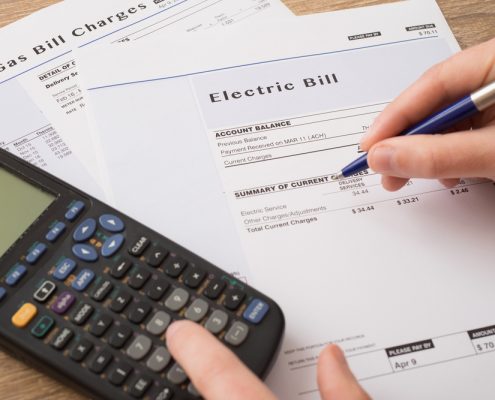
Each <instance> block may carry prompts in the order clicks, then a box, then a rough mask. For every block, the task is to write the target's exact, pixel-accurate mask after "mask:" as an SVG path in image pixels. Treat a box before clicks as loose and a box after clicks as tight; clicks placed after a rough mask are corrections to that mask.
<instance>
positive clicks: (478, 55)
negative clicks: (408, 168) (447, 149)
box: [361, 39, 495, 151]
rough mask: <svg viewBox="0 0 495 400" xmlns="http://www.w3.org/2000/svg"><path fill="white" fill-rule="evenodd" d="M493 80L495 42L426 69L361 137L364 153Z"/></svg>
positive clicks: (494, 73)
mask: <svg viewBox="0 0 495 400" xmlns="http://www.w3.org/2000/svg"><path fill="white" fill-rule="evenodd" d="M494 79H495V39H492V40H490V41H488V42H485V43H482V44H480V45H478V46H475V47H471V48H469V49H467V50H465V51H462V52H460V53H457V54H456V55H454V56H453V57H451V58H449V59H448V60H446V61H444V62H442V63H440V64H437V65H435V66H434V67H432V68H431V69H429V70H428V71H427V72H426V73H424V74H423V76H422V77H421V78H420V79H419V80H418V81H416V82H415V83H414V84H413V85H411V86H410V87H409V88H408V89H406V90H405V91H404V92H403V93H402V94H401V95H399V97H397V98H396V99H395V100H394V101H393V102H392V103H390V104H389V105H388V106H387V107H386V108H385V109H384V110H383V112H382V113H381V114H380V115H379V116H378V117H377V118H376V120H375V121H374V123H373V125H372V127H371V128H370V130H369V132H368V133H367V134H366V135H365V136H364V137H363V138H362V140H361V148H362V149H363V150H364V151H368V150H369V149H370V148H371V146H373V145H374V144H375V143H377V142H378V141H380V140H383V139H385V138H388V137H392V136H396V135H398V134H399V133H400V132H402V131H404V130H405V129H406V128H408V127H410V126H412V125H414V124H415V123H417V122H419V121H420V120H422V119H424V118H425V117H427V116H428V115H429V114H431V113H433V112H434V111H436V110H438V109H439V108H441V107H442V106H445V105H447V104H448V103H450V102H452V101H454V100H457V99H459V98H460V97H462V96H464V95H466V94H468V93H471V92H472V91H474V90H476V89H479V88H480V87H482V86H483V85H484V84H486V83H488V82H491V81H493V80H494Z"/></svg>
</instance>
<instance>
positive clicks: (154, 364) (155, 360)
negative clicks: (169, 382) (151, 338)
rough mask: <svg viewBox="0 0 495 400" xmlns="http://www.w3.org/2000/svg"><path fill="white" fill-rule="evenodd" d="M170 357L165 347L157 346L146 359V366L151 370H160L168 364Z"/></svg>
mask: <svg viewBox="0 0 495 400" xmlns="http://www.w3.org/2000/svg"><path fill="white" fill-rule="evenodd" d="M171 358H172V357H171V356H170V353H169V352H168V350H167V349H166V348H165V347H163V346H162V347H158V348H157V349H155V351H154V352H153V353H152V354H151V356H150V358H149V359H148V361H146V366H147V367H148V368H149V369H151V370H152V371H153V372H160V371H162V370H163V369H164V368H165V367H166V366H167V365H168V363H169V362H170V360H171Z"/></svg>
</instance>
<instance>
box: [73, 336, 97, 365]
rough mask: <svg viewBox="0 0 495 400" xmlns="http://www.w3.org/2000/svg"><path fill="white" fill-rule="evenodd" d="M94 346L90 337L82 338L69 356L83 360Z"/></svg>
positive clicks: (75, 359) (76, 359)
mask: <svg viewBox="0 0 495 400" xmlns="http://www.w3.org/2000/svg"><path fill="white" fill-rule="evenodd" d="M92 348H93V343H91V342H90V341H89V340H88V339H80V340H79V341H77V342H76V344H75V346H74V347H73V348H72V350H71V352H70V354H69V357H70V358H72V359H73V360H74V361H82V360H84V359H85V358H86V356H87V355H88V354H89V352H90V351H91V349H92Z"/></svg>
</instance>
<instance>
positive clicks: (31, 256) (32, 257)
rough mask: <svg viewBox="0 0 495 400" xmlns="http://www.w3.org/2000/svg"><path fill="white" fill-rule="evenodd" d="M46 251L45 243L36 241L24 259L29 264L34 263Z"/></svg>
mask: <svg viewBox="0 0 495 400" xmlns="http://www.w3.org/2000/svg"><path fill="white" fill-rule="evenodd" d="M45 251H46V245H45V244H43V243H36V244H35V245H34V247H33V248H32V249H31V251H30V252H29V253H28V254H27V256H26V261H27V262H28V263H29V264H34V263H35V262H36V261H38V260H39V258H40V257H41V256H42V255H43V253H44V252H45Z"/></svg>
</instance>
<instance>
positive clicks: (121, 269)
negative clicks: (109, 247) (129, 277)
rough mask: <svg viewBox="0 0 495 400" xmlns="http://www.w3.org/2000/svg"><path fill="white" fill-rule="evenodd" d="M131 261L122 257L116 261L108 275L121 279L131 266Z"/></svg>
mask: <svg viewBox="0 0 495 400" xmlns="http://www.w3.org/2000/svg"><path fill="white" fill-rule="evenodd" d="M131 266H132V263H131V262H130V261H129V260H126V259H123V260H120V261H119V262H117V263H116V264H115V265H114V266H113V267H112V269H111V270H110V275H112V276H113V277H114V278H116V279H121V278H122V277H124V275H125V274H126V273H127V271H128V270H129V268H131Z"/></svg>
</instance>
